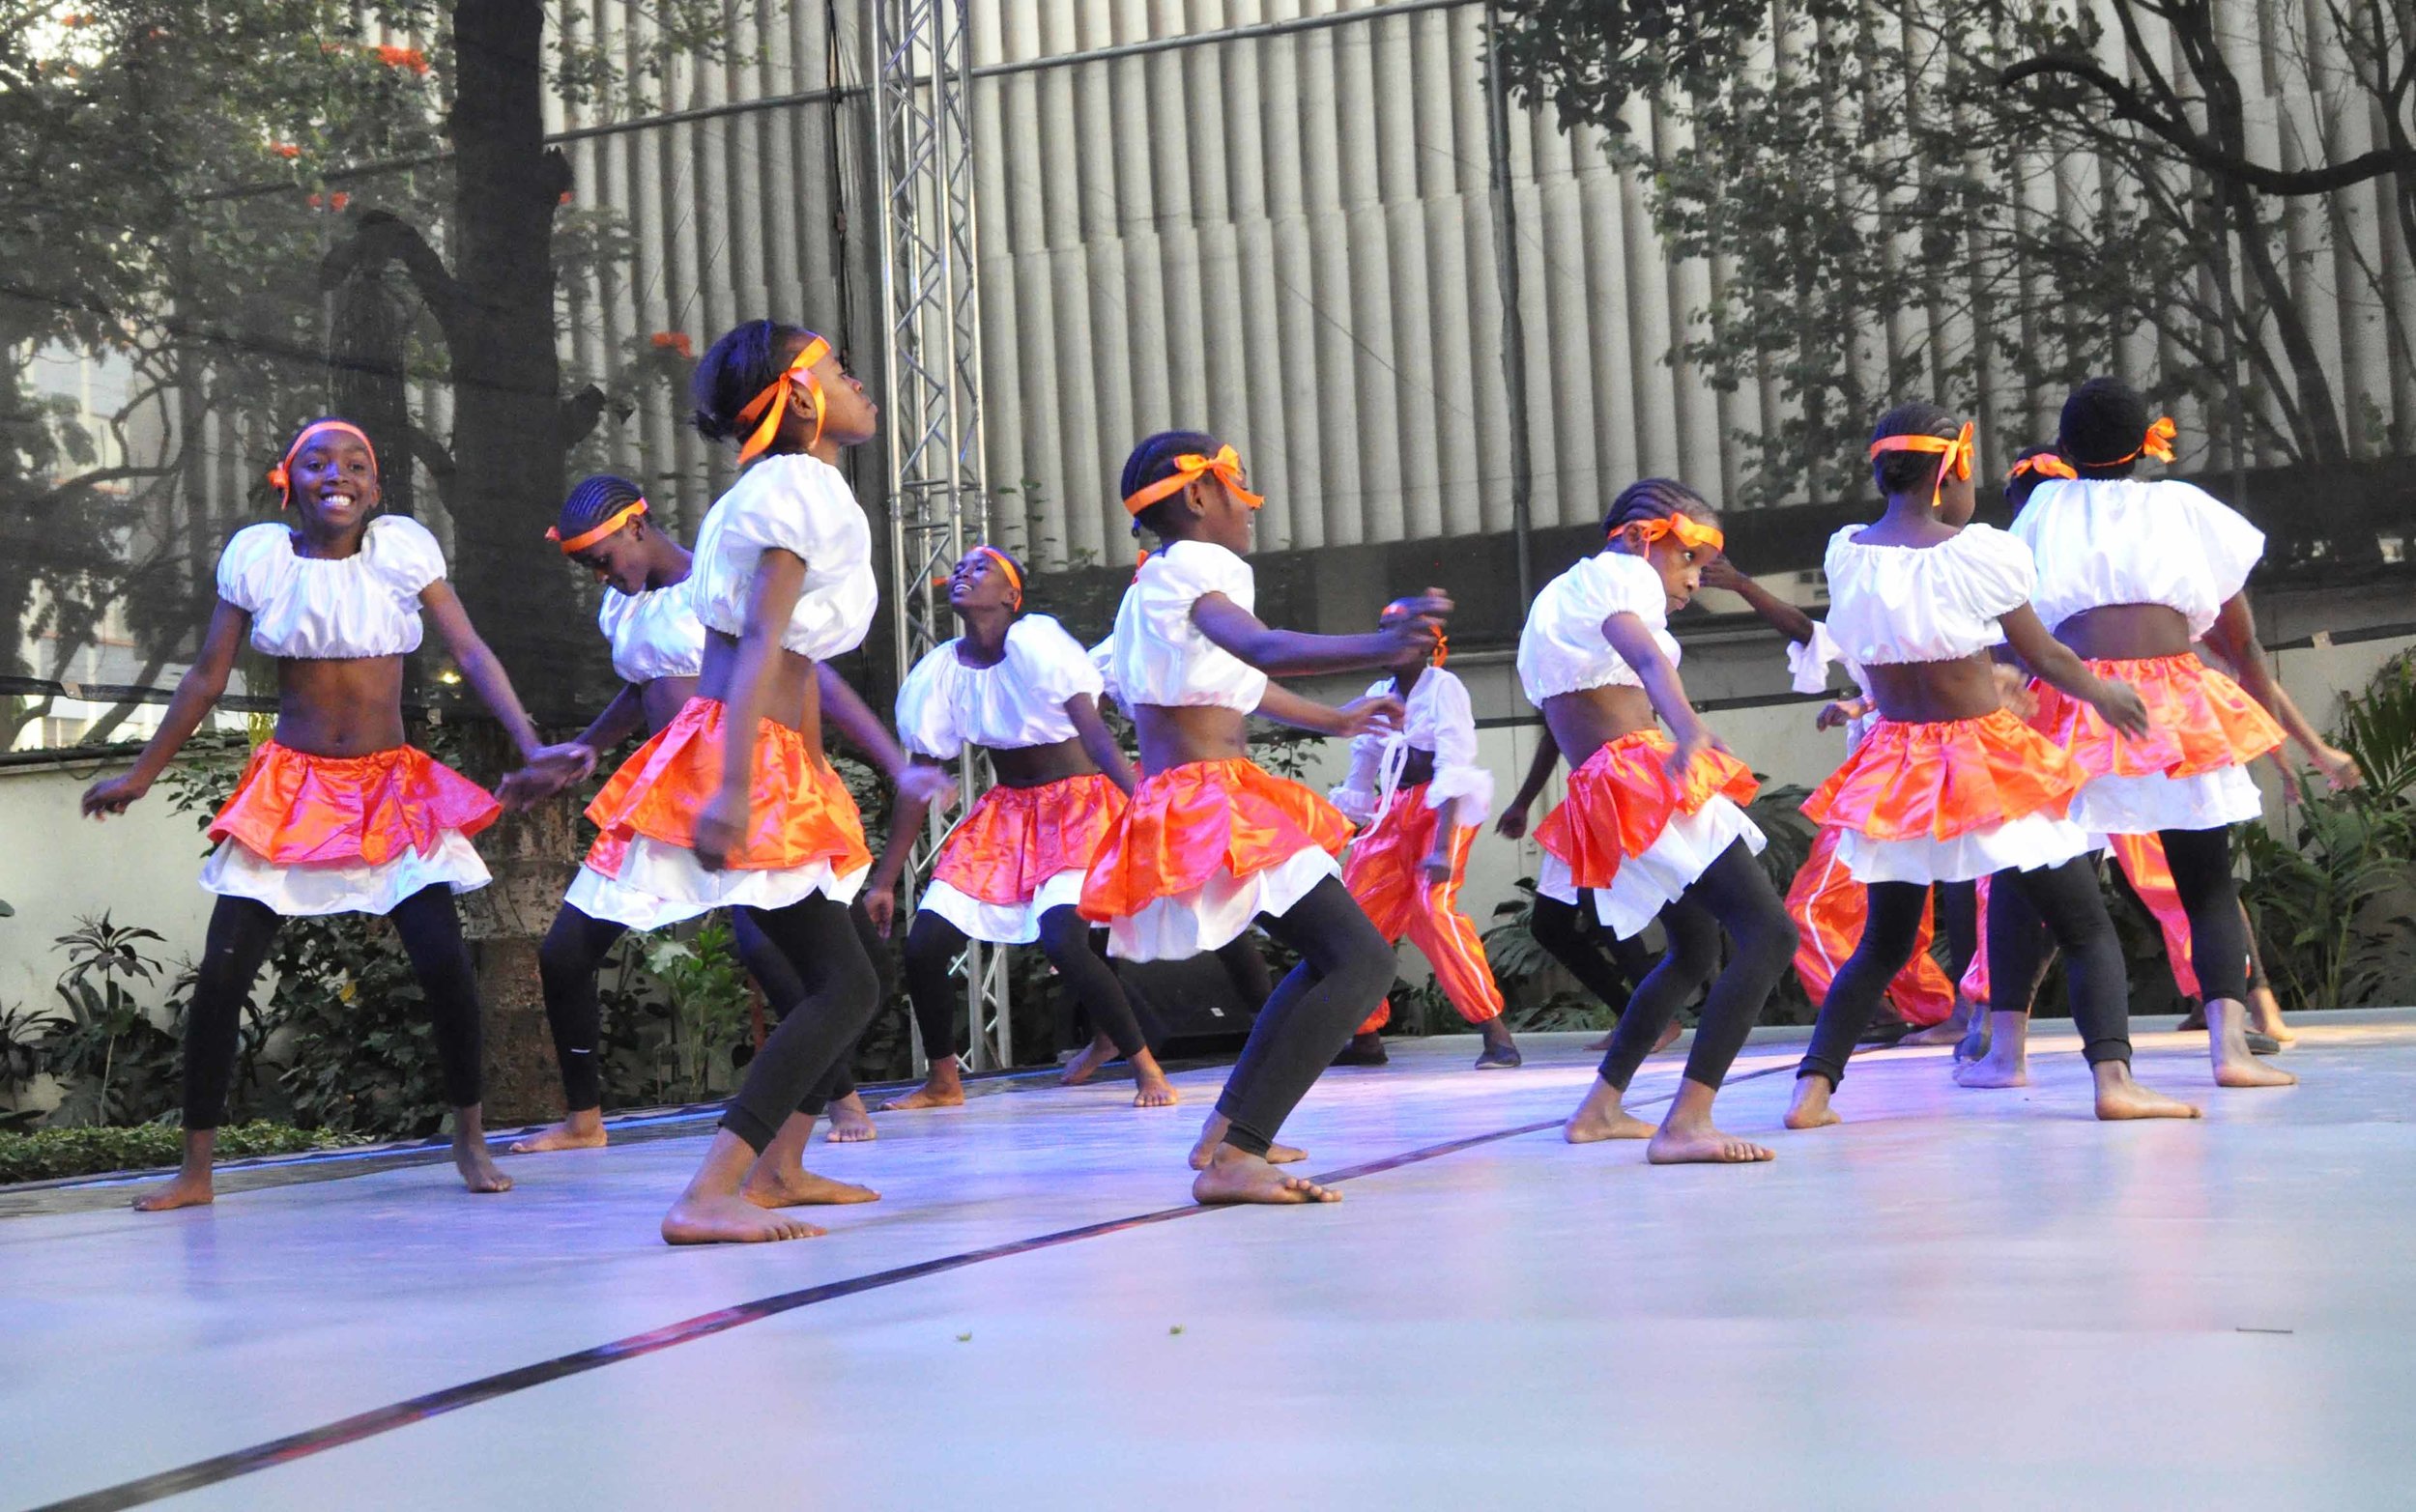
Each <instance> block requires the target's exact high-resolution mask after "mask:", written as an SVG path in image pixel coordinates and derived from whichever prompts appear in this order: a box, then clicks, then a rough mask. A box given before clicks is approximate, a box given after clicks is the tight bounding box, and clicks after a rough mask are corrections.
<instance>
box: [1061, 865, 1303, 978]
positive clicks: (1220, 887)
mask: <svg viewBox="0 0 2416 1512" xmlns="http://www.w3.org/2000/svg"><path fill="white" fill-rule="evenodd" d="M1341 874H1342V866H1341V863H1339V862H1337V861H1336V860H1335V859H1334V858H1333V857H1332V856H1329V855H1327V854H1326V853H1325V852H1324V851H1323V850H1322V849H1320V848H1319V847H1317V846H1315V845H1308V846H1304V847H1303V848H1302V849H1300V850H1297V851H1294V852H1293V853H1292V854H1291V855H1290V856H1289V857H1287V858H1286V859H1284V860H1282V861H1280V862H1278V863H1276V864H1275V865H1274V866H1272V867H1269V868H1267V869H1266V870H1263V871H1258V872H1253V873H1252V874H1251V875H1250V876H1247V877H1236V876H1234V875H1233V874H1232V873H1231V872H1229V871H1220V872H1218V873H1217V874H1216V875H1214V876H1212V877H1210V878H1209V879H1208V880H1207V881H1205V882H1203V883H1201V884H1200V885H1199V886H1198V887H1196V888H1194V889H1193V890H1192V891H1191V892H1188V893H1178V894H1176V895H1174V896H1173V897H1171V898H1161V899H1156V900H1155V901H1153V902H1151V903H1150V904H1149V906H1147V907H1145V908H1143V909H1142V910H1141V911H1140V912H1138V913H1136V914H1134V915H1132V916H1130V917H1129V918H1123V919H1115V920H1110V921H1109V922H1108V925H1107V954H1108V955H1110V956H1115V957H1117V958H1118V959H1120V960H1187V959H1189V958H1190V957H1192V956H1196V955H1198V954H1199V953H1200V952H1202V951H1213V950H1215V949H1217V948H1218V947H1220V946H1222V945H1229V944H1231V943H1232V942H1233V941H1234V940H1236V939H1238V938H1240V937H1241V933H1242V931H1243V930H1244V929H1247V928H1249V927H1250V924H1251V920H1253V919H1255V918H1257V917H1258V916H1259V915H1260V914H1267V915H1270V916H1280V915H1282V914H1286V913H1289V912H1291V909H1292V905H1293V904H1294V903H1297V902H1299V901H1300V900H1301V899H1304V898H1306V897H1308V896H1309V893H1310V892H1312V891H1313V890H1314V889H1315V888H1316V886H1317V884H1318V883H1320V882H1322V881H1324V880H1325V879H1326V878H1327V877H1330V876H1331V877H1338V876H1340V875H1341Z"/></svg>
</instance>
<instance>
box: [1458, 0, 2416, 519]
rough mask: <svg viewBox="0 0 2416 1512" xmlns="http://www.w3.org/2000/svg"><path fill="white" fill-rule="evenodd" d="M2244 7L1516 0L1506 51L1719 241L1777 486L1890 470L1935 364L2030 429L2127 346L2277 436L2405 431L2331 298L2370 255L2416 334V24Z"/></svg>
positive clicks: (2394, 18)
mask: <svg viewBox="0 0 2416 1512" xmlns="http://www.w3.org/2000/svg"><path fill="white" fill-rule="evenodd" d="M2237 9H2239V10H2241V12H2242V14H2251V15H2252V18H2253V16H2254V15H2255V14H2266V15H2267V18H2268V19H2269V20H2270V21H2271V23H2272V26H2271V34H2270V35H2269V36H2267V37H2264V38H2252V39H2242V38H2238V37H2233V36H2230V35H2229V34H2228V33H2227V32H2226V31H2225V29H2224V28H2225V24H2226V17H2227V16H2228V15H2229V12H2228V11H2227V10H2226V9H2225V8H2224V7H2223V6H2220V5H2218V4H2217V3H2216V0H2105V3H2102V4H2097V5H2092V6H2086V7H2078V8H2068V7H2064V6H2059V5H2053V4H2039V3H2035V0H2033V3H2029V4H2025V5H2021V6H2017V7H2013V8H2010V9H2009V8H2007V7H2004V6H2001V5H1998V4H1995V3H1993V0H1943V3H1942V4H1922V5H1910V4H1902V3H1883V4H1881V5H1878V6H1875V7H1874V6H1868V5H1859V4H1848V3H1845V0H1788V3H1784V4H1781V5H1778V6H1774V7H1772V6H1760V5H1740V4H1727V3H1715V4H1712V5H1710V6H1703V7H1696V6H1674V5H1673V6H1660V5H1650V4H1646V5H1596V4H1591V3H1581V0H1506V3H1505V4H1504V6H1503V11H1504V12H1505V21H1504V26H1503V28H1502V31H1501V33H1500V36H1499V38H1498V41H1497V44H1496V48H1495V52H1494V57H1493V63H1494V65H1495V66H1497V67H1500V68H1501V69H1503V70H1504V71H1505V74H1506V76H1507V78H1508V79H1509V80H1510V83H1511V85H1512V87H1513V88H1514V89H1515V90H1517V91H1518V92H1519V93H1520V94H1521V95H1522V96H1523V97H1525V98H1527V99H1530V100H1549V101H1550V102H1551V103H1552V104H1553V105H1554V107H1555V108H1556V110H1557V112H1558V115H1559V118H1560V121H1561V124H1562V126H1563V127H1564V128H1574V127H1578V126H1586V127H1592V128H1598V129H1600V130H1601V131H1603V132H1604V133H1605V134H1606V137H1605V139H1606V141H1607V144H1608V150H1609V152H1610V153H1611V156H1612V157H1613V158H1614V160H1615V161H1616V162H1617V163H1618V164H1619V165H1620V166H1621V167H1623V168H1625V169H1627V170H1631V171H1633V172H1635V173H1637V174H1639V175H1641V176H1642V177H1643V179H1644V181H1645V183H1646V185H1647V197H1648V202H1649V205H1650V207H1651V211H1652V214H1653V215H1654V221H1655V224H1656V226H1657V227H1658V228H1659V230H1660V232H1661V234H1662V235H1663V237H1664V238H1665V239H1666V240H1667V241H1668V242H1669V243H1670V245H1671V246H1672V248H1673V249H1674V250H1675V251H1677V252H1678V253H1680V254H1683V255H1686V256H1691V257H1701V258H1704V259H1707V260H1709V261H1710V262H1711V266H1712V269H1713V273H1714V280H1713V294H1712V297H1711V302H1710V304H1709V305H1708V306H1707V307H1706V308H1704V309H1701V310H1694V311H1688V312H1685V313H1686V314H1687V315H1688V316H1689V317H1690V318H1691V320H1692V324H1691V326H1690V328H1689V331H1688V333H1687V334H1686V335H1684V336H1683V337H1682V338H1681V343H1680V351H1679V352H1678V353H1677V354H1673V355H1674V356H1683V358H1684V359H1686V360H1688V361H1691V362H1693V363H1696V364H1699V365H1700V367H1701V368H1702V370H1703V371H1704V372H1705V373H1706V374H1707V375H1708V376H1709V378H1710V380H1711V382H1712V383H1713V384H1714V385H1718V386H1720V387H1723V388H1726V389H1731V390H1734V389H1739V388H1749V389H1752V390H1754V391H1755V392H1757V393H1758V394H1759V395H1760V396H1761V398H1762V399H1763V409H1764V412H1765V417H1764V419H1763V421H1762V423H1761V424H1760V425H1758V426H1756V427H1754V428H1753V429H1751V430H1750V431H1749V432H1748V433H1746V434H1742V435H1740V437H1739V440H1740V442H1742V443H1743V444H1745V445H1746V446H1748V447H1749V448H1753V450H1754V454H1755V466H1754V468H1753V470H1752V473H1751V476H1750V479H1749V483H1748V495H1749V498H1750V499H1753V500H1755V501H1764V502H1768V501H1777V500H1782V499H1801V498H1805V497H1811V498H1820V499H1834V498H1846V497H1853V496H1855V495H1856V494H1859V493H1862V492H1863V491H1865V490H1867V489H1868V487H1869V483H1868V480H1867V478H1866V477H1865V476H1863V470H1862V469H1861V468H1860V466H1859V465H1858V459H1859V446H1858V442H1859V439H1860V438H1861V436H1862V434H1863V433H1864V432H1865V431H1866V430H1867V427H1868V425H1869V423H1870V420H1871V417H1872V416H1873V415H1875V414H1878V413H1879V412H1880V411H1882V410H1884V408H1886V406H1887V404H1888V403H1890V402H1892V401H1893V400H1895V399H1900V398H1904V397H1909V396H1913V395H1916V394H1917V395H1923V396H1931V397H1936V398H1938V399H1940V400H1941V401H1943V402H1945V403H1948V404H1951V405H1955V406H1958V407H1962V408H1967V409H1970V408H1978V409H1980V410H1982V411H1983V413H1986V414H1989V415H1990V416H1991V417H1992V419H1996V420H1998V421H1999V422H2002V423H2000V424H1999V426H1998V427H1997V428H1996V433H1995V434H1990V435H1987V436H1986V437H1985V438H1984V439H1985V440H1986V441H1987V442H1988V443H1989V444H1990V445H1991V446H1992V448H1994V449H1995V450H1996V451H1997V452H1999V453H2000V456H1999V457H1996V458H1992V459H1991V460H1992V461H1999V462H2000V461H2001V460H2002V457H2003V456H2009V454H2010V449H2011V448H2012V447H2013V446H2015V445H2018V444H2020V443H2022V442H2026V441H2028V439H2030V438H2031V437H2035V436H2041V435H2047V434H2051V433H2052V428H2053V414H2052V407H2053V405H2054V404H2055V403H2056V401H2058V400H2059V399H2060V397H2061V393H2062V390H2063V388H2064V386H2065V385H2067V384H2068V383H2069V382H2070V381H2072V380H2073V379H2075V378H2077V377H2079V376H2082V375H2084V374H2085V373H2088V372H2092V371H2102V370H2105V369H2106V368H2107V367H2109V366H2112V365H2114V362H2115V360H2116V356H2117V353H2118V352H2120V353H2123V354H2125V355H2127V356H2129V357H2132V358H2133V360H2134V363H2135V364H2136V362H2137V360H2138V359H2139V358H2140V356H2141V354H2143V353H2146V352H2149V351H2151V350H2152V353H2153V357H2151V358H2149V360H2150V361H2151V362H2152V371H2148V372H2145V373H2143V374H2139V375H2137V376H2140V377H2142V378H2143V379H2144V380H2145V383H2146V386H2148V387H2149V388H2150V389H2151V390H2152V392H2153V393H2154V394H2156V395H2157V396H2158V397H2161V398H2163V399H2166V400H2171V399H2173V398H2176V397H2178V396H2180V395H2184V394H2188V395H2193V396H2195V397H2197V398H2198V399H2199V400H2200V401H2201V402H2203V403H2204V404H2205V405H2206V406H2208V408H2209V413H2211V414H2215V415H2218V416H2222V417H2224V418H2225V419H2226V420H2227V421H2228V422H2229V423H2231V424H2232V425H2235V426H2236V428H2237V429H2238V430H2239V431H2240V432H2241V433H2242V434H2244V435H2245V436H2246V438H2247V440H2248V442H2249V444H2250V446H2251V447H2252V449H2253V450H2254V452H2255V453H2256V454H2257V455H2258V456H2260V457H2266V458H2272V459H2275V460H2287V461H2297V462H2307V463H2315V464H2326V463H2333V462H2338V461H2341V460H2344V459H2345V458H2346V457H2348V456H2350V455H2351V454H2352V453H2353V452H2356V451H2372V450H2374V449H2379V448H2382V447H2385V446H2387V447H2388V448H2390V449H2392V450H2404V449H2405V446H2406V443H2407V440H2408V438H2407V437H2405V436H2404V435H2402V434H2400V433H2399V432H2398V431H2397V430H2392V431H2390V432H2389V433H2387V434H2385V433H2384V432H2382V431H2380V430H2378V429H2377V428H2376V427H2375V426H2374V425H2373V423H2372V422H2371V417H2370V415H2369V414H2368V412H2367V411H2366V410H2361V409H2360V408H2358V406H2357V405H2355V404H2352V403H2350V402H2349V400H2348V399H2347V398H2345V397H2344V395H2343V394H2342V393H2341V392H2340V391H2339V390H2338V387H2337V385H2336V384H2335V382H2334V380H2333V378H2332V376H2331V375H2330V373H2329V372H2328V371H2327V369H2326V366H2325V363H2324V360H2323V359H2322V356H2321V352H2320V344H2319V343H2318V342H2317V340H2316V338H2315V322H2316V321H2317V320H2318V319H2320V318H2321V316H2320V314H2319V313H2318V311H2319V307H2320V301H2323V300H2332V299H2334V298H2336V291H2337V290H2338V289H2340V288H2342V287H2344V286H2347V285H2351V284H2354V285H2357V286H2360V287H2362V288H2363V289H2364V291H2365V293H2366V295H2367V297H2368V298H2369V299H2370V300H2371V301H2372V304H2373V308H2374V310H2375V314H2376V318H2377V319H2378V320H2379V321H2380V322H2381V323H2382V324H2383V325H2384V327H2385V330H2386V340H2387V343H2388V347H2389V352H2390V355H2391V357H2392V359H2393V361H2394V362H2395V363H2396V364H2397V366H2398V367H2399V369H2400V370H2402V371H2404V370H2406V368H2407V366H2408V364H2409V360H2410V358H2409V354H2410V347H2409V344H2408V335H2407V331H2406V330H2405V329H2404V328H2403V325H2402V300H2398V299H2395V298H2392V297H2390V295H2391V290H2390V289H2389V287H2388V286H2387V280H2388V279H2390V278H2394V277H2403V274H2402V273H2399V272H2396V271H2394V269H2393V266H2392V264H2393V261H2394V258H2403V257H2404V255H2405V253H2404V251H2403V250H2402V249H2403V248H2405V247H2411V246H2416V201H2412V200H2411V199H2410V195H2411V193H2416V148H2412V147H2411V145H2410V139H2411V128H2416V113H2412V112H2416V100H2412V99H2411V81H2416V34H2411V31H2410V29H2409V22H2408V14H2407V13H2406V10H2405V8H2404V7H2394V6H2392V5H2390V4H2387V3H2386V0H2326V3H2325V4H2323V5H2321V6H2318V7H2311V8H2309V9H2308V11H2306V12H2296V11H2285V12H2274V13H2269V14H2268V13H2250V12H2248V11H2247V10H2246V8H2237ZM2230 19H2231V20H2232V21H2234V22H2236V20H2237V17H2236V16H2232V17H2230ZM2260 43H2262V46H2261V54H2262V56H2261V64H2262V67H2263V68H2264V70H2265V75H2264V76H2263V77H2262V78H2259V79H2258V80H2257V81H2256V85H2255V87H2254V88H2251V87H2250V85H2249V84H2248V83H2246V82H2244V81H2243V79H2242V78H2241V77H2240V76H2239V75H2238V74H2237V73H2236V72H2235V71H2234V69H2235V66H2236V63H2237V60H2238V59H2239V58H2241V57H2242V56H2243V55H2244V52H2243V49H2245V53H2246V54H2248V55H2254V54H2257V53H2258V52H2259V50H2260V47H2259V44H2260ZM2101 60H2111V61H2110V62H2107V61H2101ZM2267 97H2275V98H2278V99H2279V100H2282V101H2283V102H2284V104H2283V107H2282V109H2281V115H2282V117H2283V119H2282V121H2281V132H2280V138H2281V141H2282V143H2283V146H2282V148H2281V149H2280V151H2279V155H2277V149H2276V147H2275V146H2274V144H2273V141H2272V140H2270V139H2268V138H2266V137H2262V136H2260V135H2259V134H2258V132H2259V129H2260V127H2259V123H2260V121H2262V122H2270V121H2271V120H2272V118H2273V116H2274V114H2275V105H2274V103H2273V101H2272V100H2270V99H2268V98H2267ZM2293 101H2295V102H2302V103H2304V104H2305V105H2306V108H2305V109H2304V110H2295V109H2292V108H2291V107H2290V105H2291V102H2293ZM2370 142H2371V143H2372V144H2373V145H2372V146H2371V147H2369V145H2368V144H2369V143H2370ZM2286 158H2287V164H2288V166H2289V167H2290V169H2291V171H2287V172H2286V171H2284V166H2285V159H2286ZM2395 172H2396V174H2397V177H2396V179H2389V178H2386V177H2385V176H2386V175H2390V174H2393V173H2395ZM2383 206H2389V207H2391V208H2390V209H2388V210H2386V211H2385V212H2384V214H2385V215H2386V216H2388V217H2389V218H2391V219H2392V220H2394V221H2395V222H2396V224H2395V225H2394V226H2391V227H2378V226H2377V224H2376V214H2375V213H2376V210H2377V208H2379V207H2383ZM2393 231H2396V232H2397V240H2398V241H2399V242H2400V247H2399V248H2395V249H2393V250H2392V252H2391V253H2390V254H2389V255H2385V253H2384V243H2385V242H2386V241H2388V240H2392V239H2393V237H2392V232H2393ZM2235 400H2236V405H2235Z"/></svg>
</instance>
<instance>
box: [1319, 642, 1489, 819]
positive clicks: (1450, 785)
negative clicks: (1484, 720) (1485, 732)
mask: <svg viewBox="0 0 2416 1512" xmlns="http://www.w3.org/2000/svg"><path fill="white" fill-rule="evenodd" d="M1392 691H1393V679H1392V678H1390V677H1383V678H1379V679H1377V680H1376V681H1375V682H1373V683H1370V684H1369V685H1368V688H1367V697H1369V698H1371V699H1372V698H1378V697H1381V696H1383V695H1385V694H1388V693H1391V692H1392ZM1402 701H1403V702H1405V703H1406V704H1407V705H1408V710H1409V712H1408V715H1407V717H1406V718H1404V719H1403V720H1402V721H1401V727H1400V728H1399V729H1397V730H1395V732H1394V733H1392V734H1390V735H1380V734H1377V733H1376V732H1375V731H1373V730H1370V731H1368V732H1367V733H1366V734H1364V735H1359V736H1355V737H1353V739H1352V740H1351V770H1350V775H1349V776H1347V777H1345V778H1344V779H1343V780H1342V785H1341V786H1339V787H1337V788H1335V789H1334V791H1333V794H1332V797H1333V799H1334V806H1335V807H1336V808H1337V809H1339V810H1341V811H1342V816H1343V817H1344V818H1346V819H1348V820H1350V821H1351V822H1352V823H1353V824H1366V823H1367V822H1368V821H1370V820H1372V819H1373V818H1375V816H1376V815H1377V814H1379V813H1383V812H1384V810H1385V808H1386V806H1387V805H1389V804H1391V803H1392V801H1393V794H1394V791H1395V789H1396V788H1398V787H1399V786H1400V781H1401V771H1402V769H1403V768H1404V767H1406V766H1407V765H1408V764H1409V754H1410V753H1411V752H1412V751H1431V752H1433V753H1434V779H1433V781H1432V782H1430V783H1428V784H1427V785H1426V807H1427V808H1429V809H1440V808H1442V807H1443V806H1444V805H1445V804H1454V805H1456V806H1457V807H1456V809H1455V810H1454V820H1453V822H1455V823H1459V824H1482V823H1483V822H1484V820H1485V815H1486V813H1488V812H1489V811H1490V810H1491V809H1492V808H1493V774H1492V773H1491V772H1489V771H1487V770H1486V769H1485V768H1483V767H1481V766H1479V765H1478V764H1477V716H1476V711H1475V710H1474V709H1472V708H1471V707H1470V706H1469V703H1468V689H1467V687H1466V686H1465V685H1464V684H1463V683H1461V682H1460V680H1459V678H1458V677H1457V676H1455V675H1453V674H1452V673H1451V672H1448V671H1445V670H1443V669H1442V668H1440V667H1429V668H1427V669H1426V670H1424V671H1422V672H1420V673H1419V674H1418V680H1417V681H1416V682H1415V683H1413V684H1411V685H1410V689H1409V697H1408V698H1407V699H1403V700H1402Z"/></svg>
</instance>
